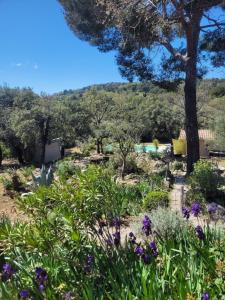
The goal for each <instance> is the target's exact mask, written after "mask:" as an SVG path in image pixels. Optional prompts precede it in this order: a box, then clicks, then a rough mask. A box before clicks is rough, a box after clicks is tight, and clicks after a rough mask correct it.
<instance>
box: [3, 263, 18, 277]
mask: <svg viewBox="0 0 225 300" xmlns="http://www.w3.org/2000/svg"><path fill="white" fill-rule="evenodd" d="M14 274H15V270H14V269H13V267H12V265H10V264H8V263H6V264H4V265H3V272H2V276H3V279H4V280H9V279H11V278H12V277H13V275H14Z"/></svg>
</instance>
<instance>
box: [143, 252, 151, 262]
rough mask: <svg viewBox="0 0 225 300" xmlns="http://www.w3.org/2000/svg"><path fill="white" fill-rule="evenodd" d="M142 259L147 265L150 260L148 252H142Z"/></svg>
mask: <svg viewBox="0 0 225 300" xmlns="http://www.w3.org/2000/svg"><path fill="white" fill-rule="evenodd" d="M142 259H143V261H144V263H145V264H146V265H148V264H149V263H150V261H151V256H150V255H149V254H143V255H142Z"/></svg>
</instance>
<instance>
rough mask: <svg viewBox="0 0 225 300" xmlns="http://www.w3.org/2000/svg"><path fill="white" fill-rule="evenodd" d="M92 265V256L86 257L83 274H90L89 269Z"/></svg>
mask: <svg viewBox="0 0 225 300" xmlns="http://www.w3.org/2000/svg"><path fill="white" fill-rule="evenodd" d="M93 263H94V256H92V255H88V256H87V259H86V263H85V266H84V272H85V273H90V272H91V268H92V266H93Z"/></svg>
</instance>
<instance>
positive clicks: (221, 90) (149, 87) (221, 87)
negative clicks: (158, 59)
mask: <svg viewBox="0 0 225 300" xmlns="http://www.w3.org/2000/svg"><path fill="white" fill-rule="evenodd" d="M201 82H206V83H208V84H209V85H212V86H213V91H214V90H215V94H219V95H220V96H224V95H225V79H205V80H203V81H201ZM179 83H181V82H170V81H168V82H166V81H164V82H155V83H150V82H142V83H140V82H135V83H122V82H109V83H104V84H95V85H90V86H86V87H83V88H81V89H76V90H73V89H69V90H64V91H62V92H60V93H57V94H56V95H60V96H75V97H79V96H82V95H83V94H84V93H85V92H86V91H88V90H90V89H91V88H93V87H94V88H96V89H97V90H104V91H107V92H113V93H128V92H133V93H146V94H147V93H150V94H159V93H163V92H167V91H176V89H177V86H178V84H179ZM213 91H212V92H213Z"/></svg>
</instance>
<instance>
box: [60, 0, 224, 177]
mask: <svg viewBox="0 0 225 300" xmlns="http://www.w3.org/2000/svg"><path fill="white" fill-rule="evenodd" d="M59 2H60V3H61V4H62V6H63V8H64V12H65V18H66V21H67V23H68V25H69V26H70V28H71V29H72V30H73V32H74V33H75V34H76V35H77V36H78V37H79V38H81V39H82V40H85V41H88V42H89V43H90V44H91V45H94V46H97V47H98V49H99V50H100V51H103V52H106V51H112V50H116V52H117V55H116V60H117V63H118V65H119V69H120V72H121V74H122V76H124V77H126V78H127V79H128V80H130V81H133V80H135V79H139V80H147V81H149V80H151V81H152V80H157V81H158V80H159V79H160V78H161V79H163V80H165V79H166V80H170V79H177V78H184V79H185V87H184V91H185V117H186V119H185V128H186V136H187V152H188V160H187V162H188V172H191V171H192V169H193V163H194V162H195V161H197V160H198V158H199V139H198V121H197V104H196V80H197V78H198V77H201V76H203V75H204V74H205V73H206V71H207V68H206V67H207V65H208V64H209V61H211V62H212V66H214V67H220V66H223V65H224V44H225V43H224V42H225V40H224V28H225V18H224V13H220V11H222V12H223V11H224V1H223V0H151V1H145V0H118V1H114V0H87V1H81V0H59ZM218 16H220V17H218ZM156 55H158V56H160V57H161V58H162V62H161V64H160V63H159V60H158V59H155V57H156ZM205 60H208V63H207V65H206V64H203V67H202V62H203V61H205ZM155 63H156V64H155Z"/></svg>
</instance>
